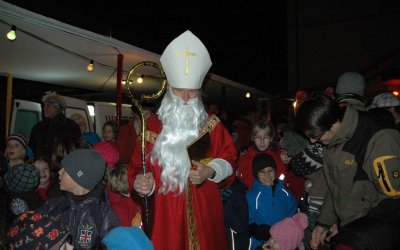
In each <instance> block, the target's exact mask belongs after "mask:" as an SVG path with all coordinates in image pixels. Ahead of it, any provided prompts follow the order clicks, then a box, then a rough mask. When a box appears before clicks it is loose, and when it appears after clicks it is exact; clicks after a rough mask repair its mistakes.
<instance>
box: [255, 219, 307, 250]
mask: <svg viewBox="0 0 400 250" xmlns="http://www.w3.org/2000/svg"><path fill="white" fill-rule="evenodd" d="M307 226H308V221H307V216H306V215H305V214H303V213H297V214H295V215H294V216H293V217H288V218H285V219H283V220H281V221H279V222H278V223H275V224H274V225H272V227H271V229H270V230H269V232H270V234H271V238H270V239H269V240H268V242H267V243H265V244H264V245H263V246H262V249H264V250H267V249H270V250H295V249H299V250H303V249H305V248H304V244H303V242H302V241H303V238H304V230H305V229H306V228H307Z"/></svg>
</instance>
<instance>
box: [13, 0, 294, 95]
mask: <svg viewBox="0 0 400 250" xmlns="http://www.w3.org/2000/svg"><path fill="white" fill-rule="evenodd" d="M8 2H10V3H12V4H15V5H18V6H20V7H22V8H26V9H28V10H31V11H33V12H37V13H40V14H42V15H45V16H48V17H51V18H54V19H57V20H59V21H62V22H65V23H68V24H71V25H74V26H78V27H81V28H84V29H87V30H90V31H93V32H96V33H99V34H102V35H106V36H112V37H114V38H116V39H118V40H121V41H124V42H126V43H129V44H132V45H134V46H137V47H140V48H143V49H146V50H149V51H152V52H155V53H158V54H161V53H162V51H163V49H164V48H165V47H166V46H167V45H168V43H169V42H170V41H172V40H173V39H174V38H175V37H177V36H178V35H180V34H181V33H183V32H184V31H185V30H188V29H189V30H191V31H192V32H193V33H194V34H195V35H196V36H197V37H199V38H200V40H202V41H203V43H204V44H205V45H206V47H207V48H208V50H209V53H210V55H211V59H212V61H213V66H212V68H211V72H212V73H215V74H217V75H220V76H223V77H226V78H228V79H231V80H234V81H237V82H240V83H242V84H246V85H249V86H252V87H256V88H259V89H262V90H264V91H266V92H269V93H282V92H285V91H287V52H286V50H287V42H286V40H287V39H286V4H285V3H284V2H285V1H269V2H277V3H263V5H266V6H263V7H261V6H260V4H248V3H247V4H246V2H244V1H240V2H239V1H236V3H235V1H234V2H230V3H229V5H227V3H225V4H222V3H213V4H207V3H205V2H204V1H202V2H199V3H198V4H197V5H196V4H195V3H181V4H180V5H171V3H169V5H168V6H166V5H165V6H163V5H161V4H160V3H159V2H158V1H143V3H142V2H138V1H132V2H130V3H129V4H126V3H125V4H123V3H120V2H121V1H118V0H114V1H107V2H102V1H93V0H87V1H81V0H79V1H77V0H69V1H62V0H60V1H50V0H38V1H21V0H16V1H15V0H10V1H8ZM144 2H146V3H144ZM149 2H150V3H149ZM215 2H216V1H215ZM119 3H120V4H119Z"/></svg>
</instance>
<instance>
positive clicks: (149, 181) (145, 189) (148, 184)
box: [133, 172, 154, 196]
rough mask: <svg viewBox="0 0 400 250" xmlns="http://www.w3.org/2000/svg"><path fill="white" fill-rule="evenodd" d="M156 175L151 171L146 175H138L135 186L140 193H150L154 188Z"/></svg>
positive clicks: (143, 194)
mask: <svg viewBox="0 0 400 250" xmlns="http://www.w3.org/2000/svg"><path fill="white" fill-rule="evenodd" d="M153 185H154V177H153V174H152V173H151V172H147V173H146V176H144V175H143V174H138V175H136V178H135V182H134V183H133V188H134V189H135V191H136V192H138V193H139V194H140V195H142V196H145V195H149V194H150V192H151V191H152V189H153Z"/></svg>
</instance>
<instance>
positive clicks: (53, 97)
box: [42, 91, 67, 112]
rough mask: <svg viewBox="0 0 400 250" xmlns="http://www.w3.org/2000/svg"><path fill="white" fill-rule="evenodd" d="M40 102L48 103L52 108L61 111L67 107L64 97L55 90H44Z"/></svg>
mask: <svg viewBox="0 0 400 250" xmlns="http://www.w3.org/2000/svg"><path fill="white" fill-rule="evenodd" d="M42 102H48V103H50V104H51V105H52V106H53V107H54V108H56V109H57V110H58V111H60V112H63V111H64V110H65V108H66V107H67V103H66V102H65V98H64V97H63V96H61V95H59V94H57V93H56V92H51V91H49V92H46V94H45V95H44V96H43V98H42Z"/></svg>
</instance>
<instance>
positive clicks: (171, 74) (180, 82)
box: [160, 30, 212, 89]
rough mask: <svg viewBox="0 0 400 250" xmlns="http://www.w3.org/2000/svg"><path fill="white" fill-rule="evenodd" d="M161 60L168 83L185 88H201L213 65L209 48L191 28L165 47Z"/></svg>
mask: <svg viewBox="0 0 400 250" xmlns="http://www.w3.org/2000/svg"><path fill="white" fill-rule="evenodd" d="M160 61H161V65H162V67H163V69H164V71H165V74H166V76H167V81H168V84H169V85H170V86H171V87H174V88H184V89H200V88H201V85H202V83H203V80H204V77H205V76H206V74H207V72H208V70H209V69H210V67H211V65H212V63H211V58H210V54H208V51H207V48H206V47H205V46H204V44H203V43H202V42H201V41H200V39H198V38H197V37H196V36H195V35H193V33H192V32H190V31H189V30H187V31H185V32H184V33H183V34H181V35H180V36H178V37H177V38H175V39H174V40H173V41H172V42H171V43H170V44H169V45H168V46H167V48H165V50H164V52H163V53H162V55H161V58H160Z"/></svg>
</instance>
